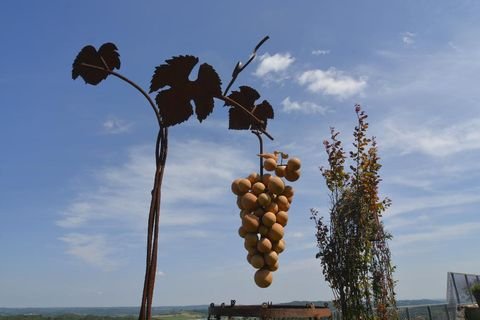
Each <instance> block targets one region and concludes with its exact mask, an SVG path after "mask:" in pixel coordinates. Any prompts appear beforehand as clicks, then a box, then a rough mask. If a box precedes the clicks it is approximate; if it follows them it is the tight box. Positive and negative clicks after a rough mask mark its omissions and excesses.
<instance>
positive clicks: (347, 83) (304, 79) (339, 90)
mask: <svg viewBox="0 0 480 320" xmlns="http://www.w3.org/2000/svg"><path fill="white" fill-rule="evenodd" d="M298 82H299V83H300V84H301V85H304V86H306V87H307V89H308V90H309V91H310V92H316V93H322V94H324V95H331V96H335V97H337V98H340V99H345V98H348V97H351V96H353V95H357V94H360V93H362V91H363V90H364V89H365V87H366V86H367V79H366V77H358V78H357V79H356V78H354V77H353V76H351V75H348V74H347V73H346V72H344V71H341V70H337V69H335V68H333V67H332V68H329V69H328V70H321V69H315V70H308V71H305V72H303V73H302V74H301V75H300V76H299V77H298Z"/></svg>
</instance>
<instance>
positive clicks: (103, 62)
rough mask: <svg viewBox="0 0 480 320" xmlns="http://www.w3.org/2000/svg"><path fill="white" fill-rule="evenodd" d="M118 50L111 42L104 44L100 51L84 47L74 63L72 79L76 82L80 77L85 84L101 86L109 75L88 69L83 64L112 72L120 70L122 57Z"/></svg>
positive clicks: (89, 46) (91, 47)
mask: <svg viewBox="0 0 480 320" xmlns="http://www.w3.org/2000/svg"><path fill="white" fill-rule="evenodd" d="M117 50H118V49H117V47H116V46H115V45H114V44H113V43H110V42H108V43H104V44H103V45H102V46H101V47H100V50H99V51H97V50H96V49H95V47H93V46H91V45H88V46H85V47H83V48H82V50H80V52H79V53H78V55H77V56H76V58H75V60H74V61H73V65H72V79H74V80H75V79H76V78H78V77H79V76H80V77H82V79H83V80H84V81H85V83H88V84H92V85H97V84H99V83H100V82H101V81H102V80H105V79H106V78H107V77H108V75H109V73H108V72H105V71H102V70H97V69H94V68H91V67H86V66H84V65H83V64H89V65H93V66H96V67H99V68H104V69H107V70H110V71H113V70H114V69H119V68H120V58H119V57H120V55H119V54H118V52H117Z"/></svg>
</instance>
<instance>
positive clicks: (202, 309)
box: [0, 299, 445, 320]
mask: <svg viewBox="0 0 480 320" xmlns="http://www.w3.org/2000/svg"><path fill="white" fill-rule="evenodd" d="M310 303H313V304H315V305H316V306H324V305H325V304H327V305H328V306H329V307H330V308H333V305H332V303H331V301H291V302H286V303H278V304H276V305H306V304H310ZM441 303H445V300H434V299H416V300H398V301H397V306H399V307H402V306H414V305H427V304H441ZM138 312H139V307H106V308H0V317H2V320H9V319H5V318H4V317H8V316H16V315H24V316H26V317H27V318H28V320H36V319H34V318H33V316H35V315H41V316H47V317H48V316H53V317H57V316H61V315H76V316H87V315H90V316H98V317H102V316H103V317H129V316H132V317H135V316H137V314H138ZM188 312H193V313H200V314H206V313H207V312H208V305H192V306H166V307H153V308H152V314H153V315H157V316H159V315H172V314H181V313H188ZM72 318H74V317H70V318H69V319H72ZM169 319H170V318H169ZM16 320H21V319H18V318H17V319H16ZM56 320H62V319H56ZM76 320H84V319H83V318H81V319H80V318H78V319H76ZM86 320H98V319H86Z"/></svg>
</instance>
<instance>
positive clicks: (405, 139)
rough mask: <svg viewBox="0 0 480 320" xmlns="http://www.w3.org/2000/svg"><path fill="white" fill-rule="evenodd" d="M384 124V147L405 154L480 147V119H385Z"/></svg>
mask: <svg viewBox="0 0 480 320" xmlns="http://www.w3.org/2000/svg"><path fill="white" fill-rule="evenodd" d="M383 127H384V129H385V130H384V132H385V136H384V137H383V139H384V143H385V146H387V147H394V148H395V149H396V150H398V151H400V153H402V154H410V153H421V154H425V155H429V156H433V157H445V156H450V155H454V154H458V153H460V152H465V151H468V150H478V149H480V118H476V119H470V120H467V121H465V122H462V123H453V124H429V123H423V124H421V125H412V124H410V123H409V121H407V120H406V121H401V119H398V118H397V119H395V120H394V119H386V120H384V123H383Z"/></svg>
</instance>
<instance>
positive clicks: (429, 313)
mask: <svg viewBox="0 0 480 320" xmlns="http://www.w3.org/2000/svg"><path fill="white" fill-rule="evenodd" d="M427 311H428V319H430V320H432V309H431V308H430V306H427Z"/></svg>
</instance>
